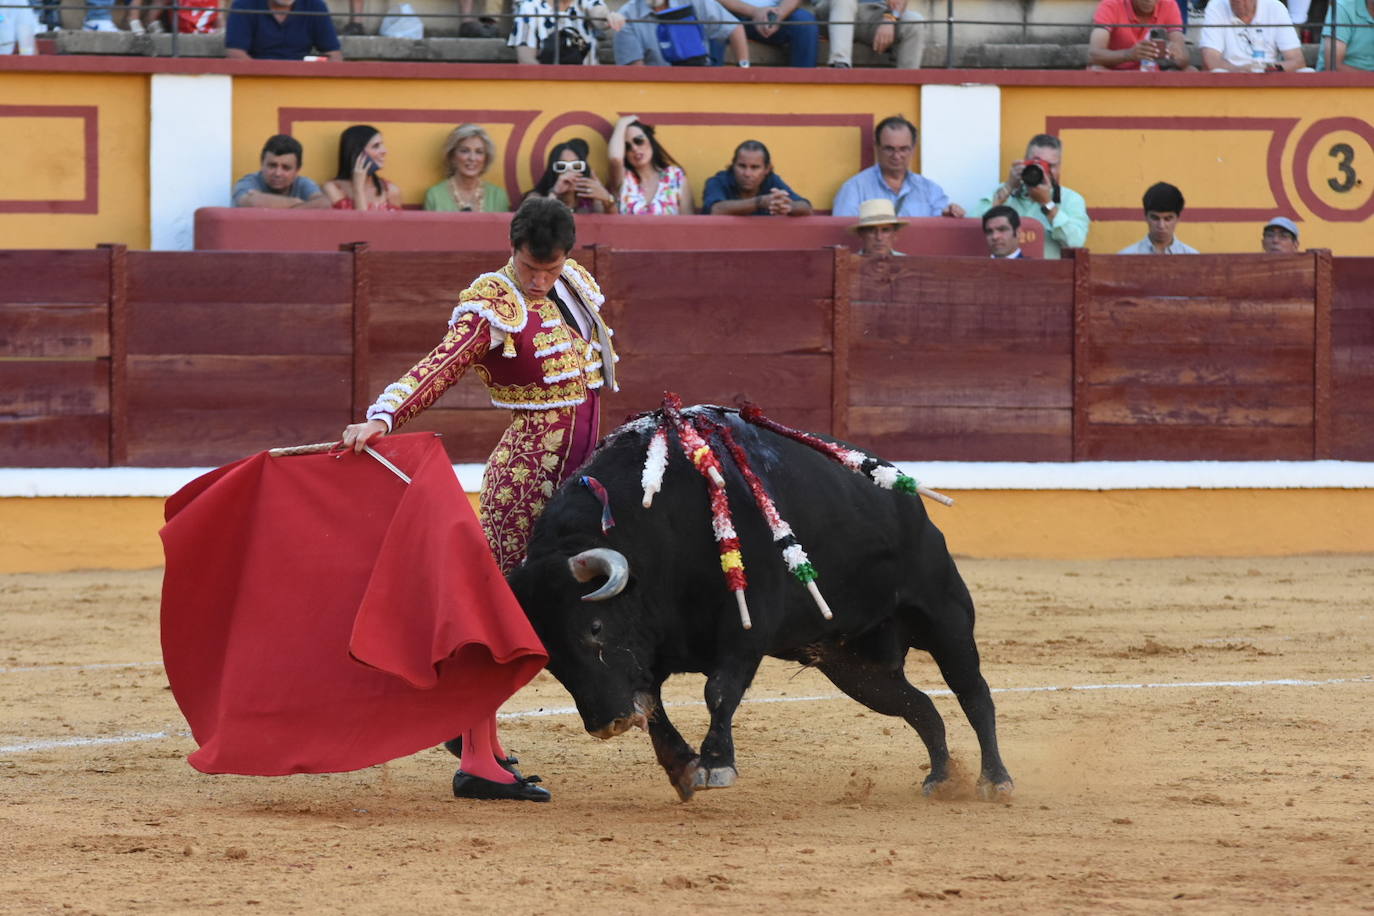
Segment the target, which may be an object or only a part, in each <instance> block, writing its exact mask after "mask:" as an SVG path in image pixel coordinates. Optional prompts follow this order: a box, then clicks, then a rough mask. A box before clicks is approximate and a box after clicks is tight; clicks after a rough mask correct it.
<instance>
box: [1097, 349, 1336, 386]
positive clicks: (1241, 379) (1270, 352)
mask: <svg viewBox="0 0 1374 916" xmlns="http://www.w3.org/2000/svg"><path fill="white" fill-rule="evenodd" d="M1084 353H1085V356H1086V360H1087V367H1086V371H1085V373H1084V377H1085V379H1086V380H1087V382H1088V384H1091V385H1102V384H1125V383H1127V382H1137V383H1140V384H1144V385H1189V384H1191V385H1199V386H1208V385H1242V384H1260V385H1263V384H1279V383H1286V384H1294V385H1298V384H1302V385H1310V384H1311V382H1312V349H1311V347H1308V346H1304V345H1300V344H1299V345H1293V344H1286V345H1282V346H1255V345H1253V344H1251V343H1250V342H1249V341H1248V340H1237V341H1216V342H1214V343H1211V344H1207V345H1197V344H1150V345H1143V346H1137V345H1136V344H1134V343H1116V342H1112V343H1105V344H1098V343H1090V344H1088V345H1086V346H1085V347H1084Z"/></svg>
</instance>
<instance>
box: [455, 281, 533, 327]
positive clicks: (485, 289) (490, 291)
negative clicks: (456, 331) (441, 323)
mask: <svg viewBox="0 0 1374 916" xmlns="http://www.w3.org/2000/svg"><path fill="white" fill-rule="evenodd" d="M469 312H475V313H477V314H478V315H481V316H482V317H483V318H485V319H487V321H489V322H491V323H492V325H493V326H495V327H498V328H500V329H501V330H503V331H506V332H507V333H510V334H515V333H518V332H519V331H522V330H524V328H525V322H526V321H528V320H529V309H528V308H527V307H526V305H525V297H524V296H523V295H521V294H520V290H519V289H518V288H517V287H516V286H515V284H514V283H512V282H511V281H510V280H509V279H508V278H507V277H506V276H505V275H504V274H501V273H489V274H482V275H481V276H480V277H478V278H477V279H476V280H473V281H472V285H471V286H469V287H468V288H467V289H465V290H463V292H462V293H460V294H459V296H458V306H457V308H455V309H454V310H453V318H452V319H450V323H453V322H456V321H457V320H458V319H459V318H460V317H461V316H462V315H464V314H466V313H469Z"/></svg>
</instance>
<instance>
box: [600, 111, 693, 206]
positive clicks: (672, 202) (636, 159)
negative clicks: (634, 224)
mask: <svg viewBox="0 0 1374 916" xmlns="http://www.w3.org/2000/svg"><path fill="white" fill-rule="evenodd" d="M608 155H609V158H610V168H611V174H610V178H611V187H612V188H615V189H616V207H617V209H618V210H619V211H620V212H621V213H622V214H624V215H626V216H632V215H635V214H640V213H651V214H679V213H691V212H692V187H691V185H689V184H687V173H686V172H684V171H682V166H680V165H678V164H677V160H676V159H674V158H673V157H672V156H671V155H669V153H668V151H667V150H666V149H664V148H663V145H662V144H661V143H659V142H658V139H657V138H656V137H655V136H654V129H653V128H652V127H650V126H649V125H648V124H645V123H644V122H643V121H640V120H639V118H638V117H636V116H635V115H626V116H625V117H623V118H621V119H620V120H619V121H617V122H616V124H615V130H614V131H613V132H612V133H611V144H610V147H609V153H608Z"/></svg>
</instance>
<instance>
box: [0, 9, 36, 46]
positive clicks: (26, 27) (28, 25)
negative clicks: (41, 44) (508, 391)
mask: <svg viewBox="0 0 1374 916" xmlns="http://www.w3.org/2000/svg"><path fill="white" fill-rule="evenodd" d="M8 2H9V3H12V4H14V5H13V6H9V5H6V4H5V3H3V2H0V54H13V53H14V52H15V51H16V50H18V52H19V53H20V54H26V55H27V54H37V53H38V43H37V41H36V40H35V39H34V35H35V34H36V33H37V32H38V16H37V14H35V13H34V11H33V7H31V6H29V4H28V0H8ZM21 3H22V4H23V5H22V6H20V5H19V4H21Z"/></svg>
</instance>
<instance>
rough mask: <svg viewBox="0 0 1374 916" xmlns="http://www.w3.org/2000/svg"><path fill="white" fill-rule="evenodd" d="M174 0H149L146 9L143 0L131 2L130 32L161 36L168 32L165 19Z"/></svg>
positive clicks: (130, 0)
mask: <svg viewBox="0 0 1374 916" xmlns="http://www.w3.org/2000/svg"><path fill="white" fill-rule="evenodd" d="M171 5H172V0H148V3H147V6H146V8H145V6H144V3H143V0H129V13H128V17H127V18H128V23H129V31H130V32H133V33H134V34H135V35H145V34H151V35H160V34H161V33H163V32H165V31H167V27H166V26H165V25H164V24H163V17H164V16H165V15H166V13H167V7H169V6H171Z"/></svg>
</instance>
